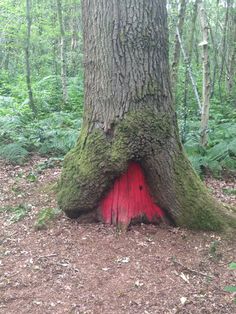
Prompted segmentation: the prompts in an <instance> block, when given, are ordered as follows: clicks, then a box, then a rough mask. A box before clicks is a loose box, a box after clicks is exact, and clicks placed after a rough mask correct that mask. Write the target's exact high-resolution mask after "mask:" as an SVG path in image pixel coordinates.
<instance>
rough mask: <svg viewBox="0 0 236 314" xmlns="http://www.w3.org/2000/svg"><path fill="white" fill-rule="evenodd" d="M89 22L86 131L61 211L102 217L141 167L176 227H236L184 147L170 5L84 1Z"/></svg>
mask: <svg viewBox="0 0 236 314" xmlns="http://www.w3.org/2000/svg"><path fill="white" fill-rule="evenodd" d="M83 22H84V64H85V105H84V106H85V109H84V116H83V126H82V130H81V134H80V137H79V140H78V143H77V144H76V146H75V148H74V149H73V150H71V151H70V152H69V154H68V155H67V156H66V158H65V162H64V167H63V172H62V177H61V181H60V186H59V194H58V199H59V205H60V207H61V208H62V209H63V210H64V211H65V212H66V214H67V215H68V216H69V217H78V216H79V215H81V213H86V212H90V211H93V210H96V208H97V207H99V205H100V202H101V200H102V198H103V196H104V194H105V193H107V192H108V190H109V189H110V188H111V187H112V185H113V182H114V180H115V178H117V177H118V176H119V175H121V174H122V173H123V172H124V171H125V170H126V169H127V167H128V165H129V163H130V162H131V161H136V162H138V163H139V164H140V165H141V167H142V169H143V171H144V173H145V174H146V178H147V181H148V184H149V187H150V190H151V194H152V196H153V198H154V201H155V203H156V204H157V205H158V206H160V207H161V208H162V209H164V210H165V213H166V215H167V217H169V218H171V220H172V221H174V222H175V223H176V224H177V225H179V226H185V227H190V228H195V229H209V230H221V229H224V228H225V227H226V226H227V225H229V224H230V225H233V226H236V218H235V217H234V215H233V214H232V215H230V214H227V213H226V211H224V209H223V208H222V206H221V205H219V204H217V203H216V202H215V201H214V200H213V199H212V198H211V197H210V196H209V194H208V192H207V190H206V188H205V187H204V185H203V184H202V182H201V181H200V179H199V178H198V176H197V175H196V173H195V172H194V171H193V169H192V167H191V165H190V163H189V161H188V160H187V158H186V156H185V153H184V151H183V148H182V145H181V143H180V140H179V135H178V127H177V121H176V115H175V111H174V105H173V102H172V97H171V85H170V77H169V65H168V33H167V12H166V3H165V2H164V1H162V0H158V1H148V2H147V1H145V0H137V1H135V2H132V5H130V3H129V2H122V3H121V2H120V1H115V2H110V1H109V2H108V1H106V0H99V1H90V2H88V1H83ZM150 56H151V57H150Z"/></svg>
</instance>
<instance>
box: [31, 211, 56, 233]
mask: <svg viewBox="0 0 236 314" xmlns="http://www.w3.org/2000/svg"><path fill="white" fill-rule="evenodd" d="M60 213H61V211H60V209H58V208H43V209H42V210H40V212H39V213H38V216H37V220H36V222H35V224H34V227H35V229H36V230H41V229H46V228H47V226H48V225H49V223H50V222H51V221H52V220H54V219H55V218H56V217H58V215H59V214H60Z"/></svg>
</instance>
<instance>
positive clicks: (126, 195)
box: [101, 162, 164, 224]
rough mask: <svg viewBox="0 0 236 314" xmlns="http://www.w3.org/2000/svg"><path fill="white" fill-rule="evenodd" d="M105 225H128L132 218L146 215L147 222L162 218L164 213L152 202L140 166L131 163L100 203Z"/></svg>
mask: <svg viewBox="0 0 236 314" xmlns="http://www.w3.org/2000/svg"><path fill="white" fill-rule="evenodd" d="M101 212H102V217H103V220H104V222H105V223H112V224H117V223H125V224H129V223H130V221H131V219H132V218H137V217H139V216H142V215H144V214H145V215H146V218H147V219H148V221H150V222H151V221H152V220H153V219H155V218H158V217H163V216H164V212H163V211H162V209H161V208H160V207H158V206H157V205H156V204H155V203H154V202H153V200H152V198H151V196H150V193H149V189H148V185H147V184H146V182H145V178H144V174H143V171H142V168H141V167H140V165H139V164H138V163H136V162H131V163H130V165H129V167H128V170H127V171H126V173H124V174H123V175H121V177H119V178H118V179H116V181H115V183H114V186H113V188H112V189H111V190H110V192H109V193H108V194H107V195H106V197H105V198H104V199H103V200H102V202H101Z"/></svg>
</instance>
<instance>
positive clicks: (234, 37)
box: [226, 11, 236, 105]
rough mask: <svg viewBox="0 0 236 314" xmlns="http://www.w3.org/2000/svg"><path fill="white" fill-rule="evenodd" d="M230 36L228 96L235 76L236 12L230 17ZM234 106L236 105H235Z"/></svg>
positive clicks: (231, 91)
mask: <svg viewBox="0 0 236 314" xmlns="http://www.w3.org/2000/svg"><path fill="white" fill-rule="evenodd" d="M231 21H232V22H231V36H230V41H229V45H230V47H229V48H231V49H229V60H228V71H227V80H226V86H227V90H228V93H229V95H230V96H232V94H233V87H234V86H235V84H234V81H235V74H236V66H235V64H236V11H234V12H233V13H232V17H231ZM235 105H236V103H235Z"/></svg>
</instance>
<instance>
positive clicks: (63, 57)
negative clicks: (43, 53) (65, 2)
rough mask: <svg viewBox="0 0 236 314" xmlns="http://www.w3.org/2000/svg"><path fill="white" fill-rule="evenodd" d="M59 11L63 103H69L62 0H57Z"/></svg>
mask: <svg viewBox="0 0 236 314" xmlns="http://www.w3.org/2000/svg"><path fill="white" fill-rule="evenodd" d="M57 13H58V22H59V26H60V34H61V39H60V51H61V84H62V94H63V103H64V105H66V104H67V103H68V92H67V74H66V43H65V30H64V24H63V18H62V7H61V0H57Z"/></svg>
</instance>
